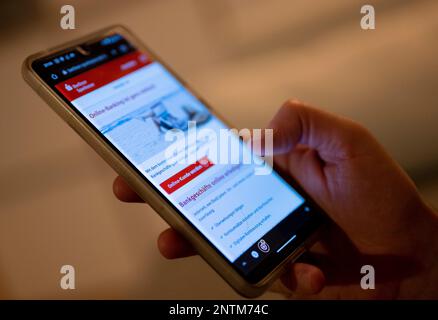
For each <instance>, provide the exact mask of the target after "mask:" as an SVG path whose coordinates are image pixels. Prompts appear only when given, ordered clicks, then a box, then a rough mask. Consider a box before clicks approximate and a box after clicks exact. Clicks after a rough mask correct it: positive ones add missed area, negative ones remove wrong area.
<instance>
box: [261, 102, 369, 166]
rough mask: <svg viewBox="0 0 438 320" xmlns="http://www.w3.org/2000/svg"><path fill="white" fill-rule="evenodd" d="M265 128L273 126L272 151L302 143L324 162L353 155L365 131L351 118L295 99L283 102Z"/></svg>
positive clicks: (286, 149) (288, 149)
mask: <svg viewBox="0 0 438 320" xmlns="http://www.w3.org/2000/svg"><path fill="white" fill-rule="evenodd" d="M268 128H272V130H273V150H272V153H273V154H282V153H287V152H289V151H291V150H292V149H294V148H295V147H296V146H297V145H304V146H306V147H308V148H310V149H314V150H316V151H317V152H318V154H319V156H320V157H321V159H322V160H324V161H326V162H331V161H336V160H338V159H345V158H349V157H352V156H354V154H355V153H357V152H358V151H359V150H357V148H359V147H356V146H363V144H361V143H358V142H360V141H362V140H363V137H364V135H365V134H367V131H366V129H365V128H363V127H362V126H360V125H359V124H357V123H355V122H354V121H352V120H349V119H346V118H343V117H340V116H337V115H334V114H331V113H328V112H325V111H322V110H319V109H316V108H313V107H310V106H308V105H305V104H304V103H301V102H299V101H297V100H289V101H287V102H286V103H284V104H283V106H282V107H281V108H280V110H279V111H278V112H277V114H276V115H275V116H274V118H273V119H272V120H271V122H270V123H269V125H268ZM262 145H264V144H262ZM264 153H265V154H267V153H269V151H268V150H265V152H264Z"/></svg>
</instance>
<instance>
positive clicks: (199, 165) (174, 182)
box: [160, 157, 214, 194]
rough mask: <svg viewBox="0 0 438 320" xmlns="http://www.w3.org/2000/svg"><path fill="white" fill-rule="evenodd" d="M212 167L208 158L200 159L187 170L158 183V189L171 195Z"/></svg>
mask: <svg viewBox="0 0 438 320" xmlns="http://www.w3.org/2000/svg"><path fill="white" fill-rule="evenodd" d="M213 165H214V164H213V163H212V162H211V161H210V160H209V159H208V158H206V157H204V158H201V159H199V160H198V161H196V162H195V163H193V164H191V165H189V166H188V167H187V168H184V169H183V170H181V171H179V172H178V173H176V174H174V175H173V176H171V177H170V178H169V179H167V180H165V181H163V182H162V183H160V187H161V188H163V189H164V190H166V192H167V193H168V194H171V193H172V192H174V191H176V190H178V189H179V188H181V187H182V186H184V185H185V184H187V183H189V182H190V181H192V180H193V179H195V178H196V177H197V176H199V175H200V174H201V173H203V172H204V171H206V170H207V169H209V168H211V167H212V166H213Z"/></svg>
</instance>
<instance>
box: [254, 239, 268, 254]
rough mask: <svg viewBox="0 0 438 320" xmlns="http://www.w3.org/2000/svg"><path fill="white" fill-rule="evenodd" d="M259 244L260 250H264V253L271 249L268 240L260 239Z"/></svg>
mask: <svg viewBox="0 0 438 320" xmlns="http://www.w3.org/2000/svg"><path fill="white" fill-rule="evenodd" d="M257 246H258V247H259V249H260V251H261V252H264V253H268V252H269V250H270V249H271V248H270V247H269V244H267V242H266V241H265V240H263V239H260V241H259V243H258V244H257Z"/></svg>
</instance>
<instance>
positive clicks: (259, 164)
mask: <svg viewBox="0 0 438 320" xmlns="http://www.w3.org/2000/svg"><path fill="white" fill-rule="evenodd" d="M32 68H33V69H34V70H35V71H36V72H37V74H38V75H39V76H40V77H41V78H42V79H43V80H44V81H45V82H46V83H47V84H49V86H50V87H51V88H52V89H53V90H54V91H55V92H56V93H57V94H59V95H60V96H61V97H62V99H64V101H66V102H67V103H68V104H69V106H70V107H71V108H72V109H73V110H74V112H76V113H78V114H79V115H80V116H81V117H82V118H83V119H84V120H85V121H86V122H87V123H88V124H89V125H90V126H92V128H93V129H94V130H95V131H96V132H98V133H99V134H100V135H101V136H102V137H103V138H104V139H105V141H106V142H107V143H108V145H109V146H110V147H111V148H113V149H114V150H116V151H117V152H118V153H119V154H120V155H121V156H123V158H125V159H126V161H127V162H128V163H129V164H130V165H131V166H132V167H133V168H134V169H135V170H136V171H137V172H139V173H140V174H141V175H142V176H143V177H144V179H146V180H147V182H148V183H149V184H151V185H152V186H153V187H154V188H155V190H157V191H158V192H159V193H160V194H161V195H162V197H163V200H164V201H167V202H169V203H170V204H171V205H172V206H173V207H174V208H175V209H176V211H177V212H179V214H181V215H182V216H183V217H184V219H186V221H188V222H189V223H190V224H191V225H192V226H193V227H194V228H195V229H196V230H197V231H198V232H199V233H200V234H201V235H202V236H203V237H204V238H205V239H206V240H207V241H208V242H209V243H210V244H211V245H212V246H213V247H214V248H215V249H216V250H217V251H218V252H219V253H220V254H221V255H222V256H223V257H225V259H226V260H227V261H228V262H229V263H230V264H231V265H232V266H233V267H234V268H235V269H236V270H237V271H238V272H239V273H240V274H241V275H243V276H244V277H245V278H246V279H248V280H249V281H251V282H254V283H255V282H257V281H258V280H260V279H262V278H263V277H264V276H265V275H266V274H267V273H269V272H270V271H271V270H272V268H274V267H275V266H276V265H277V264H278V263H279V262H280V261H282V260H283V259H284V258H285V257H286V256H288V255H289V254H290V253H291V252H293V250H295V249H296V248H297V246H299V245H300V244H302V242H303V241H304V240H305V239H306V237H308V236H309V234H311V233H312V232H313V231H314V229H315V228H316V227H317V226H318V225H319V224H320V219H321V214H320V212H319V210H318V209H317V208H315V206H314V205H313V204H312V203H311V202H310V201H309V199H307V197H306V196H305V195H304V194H303V193H302V192H299V191H297V189H296V188H295V187H292V186H291V184H289V183H288V182H286V181H285V180H284V179H283V178H282V177H281V176H280V175H279V174H278V173H276V172H275V171H273V170H266V169H269V168H270V167H268V166H266V164H265V163H264V162H263V161H261V159H260V158H257V157H255V156H253V155H252V154H251V152H250V150H249V149H248V147H247V146H246V144H245V143H244V142H243V141H242V139H239V137H238V136H237V135H235V134H234V133H233V132H230V130H229V128H228V127H227V125H226V124H225V123H224V122H223V121H222V120H220V119H219V118H218V117H217V116H215V115H214V113H212V111H211V109H209V108H208V107H207V106H206V103H204V102H203V101H202V100H201V99H200V98H198V97H197V96H195V95H194V94H193V93H192V92H191V91H190V90H189V89H188V88H187V87H186V85H185V84H184V83H183V82H182V81H181V80H179V78H178V77H177V76H176V75H174V74H173V73H172V71H170V69H168V68H167V67H166V66H165V65H163V63H162V62H160V61H159V60H158V59H157V58H155V56H154V55H153V54H152V53H151V52H148V51H147V50H141V49H138V48H136V47H135V46H134V45H133V44H132V43H130V42H129V41H127V39H125V38H124V37H123V36H122V35H120V34H112V35H110V36H108V37H105V38H103V39H98V40H96V41H92V42H90V43H85V44H83V45H82V46H81V49H80V50H79V49H77V48H71V49H70V50H65V51H63V52H59V53H57V54H55V55H52V56H49V57H45V58H43V59H39V60H36V61H35V62H34V63H33V64H32ZM236 150H238V152H236ZM245 159H253V160H254V161H244V160H245Z"/></svg>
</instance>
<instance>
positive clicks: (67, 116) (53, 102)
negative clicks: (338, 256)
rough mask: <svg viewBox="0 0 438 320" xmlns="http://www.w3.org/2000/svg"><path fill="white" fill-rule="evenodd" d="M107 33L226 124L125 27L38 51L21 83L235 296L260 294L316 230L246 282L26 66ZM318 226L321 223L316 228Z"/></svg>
mask: <svg viewBox="0 0 438 320" xmlns="http://www.w3.org/2000/svg"><path fill="white" fill-rule="evenodd" d="M113 33H119V34H120V35H122V36H123V37H124V38H125V39H126V40H127V41H129V42H130V43H132V44H133V45H134V46H135V47H136V48H137V49H138V50H144V51H145V52H147V53H148V54H150V55H151V56H152V58H153V60H155V61H158V62H160V63H161V64H162V65H163V66H164V67H165V68H166V69H167V70H169V71H170V72H171V73H172V74H173V76H174V77H175V78H176V79H177V80H178V81H180V82H181V84H183V85H184V87H185V88H186V89H187V90H189V91H190V92H191V93H192V94H193V95H194V96H195V97H196V98H197V99H199V100H200V101H201V102H202V103H203V104H204V105H205V106H206V107H207V108H208V110H209V111H210V112H211V113H212V114H213V115H214V116H216V117H217V118H218V119H219V120H221V121H222V122H224V123H225V124H226V125H227V126H229V127H231V126H230V125H229V122H228V121H226V120H224V118H223V117H222V116H221V115H220V114H219V113H218V112H217V111H216V110H214V109H213V108H212V107H211V105H210V104H209V103H207V102H206V101H205V99H204V98H202V97H201V96H200V95H199V94H198V93H197V92H196V91H195V90H193V88H192V87H191V86H190V85H189V84H187V82H186V81H184V80H183V79H181V77H179V76H178V74H177V73H176V72H175V71H174V70H173V69H172V68H171V67H169V66H168V65H167V64H166V63H165V62H164V61H163V60H161V59H160V58H159V57H158V56H157V55H156V54H155V53H154V52H153V51H152V50H150V49H149V48H148V47H146V46H145V45H144V44H143V43H142V42H141V41H140V40H139V39H138V38H137V37H136V36H135V35H134V34H133V33H132V32H131V31H129V29H127V28H126V27H125V26H121V25H114V26H110V27H107V28H104V29H101V30H98V31H96V32H93V33H91V34H88V35H86V36H83V37H80V38H78V39H75V40H73V41H69V42H67V43H64V44H62V45H59V46H55V47H52V48H50V49H47V50H45V51H41V52H38V53H36V54H33V55H31V56H29V57H28V58H26V60H25V61H24V62H23V66H22V74H23V78H24V79H25V81H26V82H27V83H28V84H29V85H30V86H31V87H32V88H33V89H34V90H35V91H36V92H37V93H38V95H39V96H40V97H41V98H42V99H43V100H44V101H45V102H46V103H47V104H48V105H49V106H50V107H51V108H52V109H53V110H54V111H55V112H56V113H57V114H58V115H59V116H60V117H61V118H62V119H63V120H64V121H65V122H67V124H68V125H69V126H70V127H71V128H72V129H73V130H74V131H76V132H77V133H78V134H79V135H80V136H81V137H82V138H83V139H84V140H85V141H86V142H87V143H88V144H89V145H90V146H91V147H92V148H93V149H94V150H96V152H97V153H98V154H99V155H100V156H101V157H102V158H103V159H104V160H105V161H106V162H107V163H108V164H109V165H110V166H111V167H112V168H113V169H114V170H115V171H116V172H117V173H118V174H119V175H120V176H122V177H123V178H124V179H125V181H126V182H127V183H128V184H129V186H130V187H131V188H132V189H133V190H135V192H136V193H137V194H138V195H139V196H140V197H141V198H142V199H143V200H145V201H146V202H147V203H148V204H149V205H150V206H151V207H152V208H153V209H154V210H155V211H156V212H157V213H158V214H159V215H160V216H161V217H162V218H163V219H164V220H165V221H166V222H167V223H168V224H169V225H170V226H171V227H172V228H174V229H176V230H177V231H178V232H179V233H181V234H182V235H183V236H184V237H185V238H186V239H187V240H188V241H189V242H190V243H191V244H192V245H193V247H194V248H195V250H196V251H197V252H198V253H199V254H200V255H201V257H202V258H203V259H204V260H205V261H206V262H207V263H208V264H209V265H210V266H211V267H212V268H213V269H214V270H215V271H216V272H217V273H218V274H219V275H220V276H221V277H222V278H223V279H224V280H225V281H226V282H227V283H228V284H229V285H230V286H231V287H233V288H234V289H235V290H236V291H237V292H238V293H239V294H241V295H243V296H245V297H248V298H254V297H257V296H259V295H261V294H262V293H263V292H264V291H265V290H266V289H267V288H268V287H269V286H270V284H271V283H272V282H273V281H274V280H275V279H276V278H277V277H278V276H279V275H280V274H281V273H282V272H283V271H284V267H285V266H286V264H287V263H288V262H290V261H295V260H296V259H297V258H298V257H299V256H300V255H301V254H303V253H304V252H305V251H306V249H308V248H309V247H310V246H311V245H312V244H313V243H314V242H315V241H316V239H317V238H318V233H319V231H320V229H321V228H317V229H315V231H314V232H313V233H312V234H311V235H310V236H309V237H308V238H307V239H306V240H305V241H303V242H302V243H301V244H300V245H298V246H297V247H296V249H295V250H294V251H293V252H291V253H290V254H289V255H288V256H287V257H286V258H285V259H283V261H282V262H281V263H279V264H278V265H277V266H276V267H275V268H274V269H273V270H272V271H271V272H269V273H268V274H267V275H266V276H265V277H263V279H262V280H260V281H259V282H257V283H250V282H249V281H247V280H246V279H245V278H244V277H243V276H242V275H240V274H239V273H238V272H237V270H235V269H234V267H233V266H232V265H231V262H229V261H228V260H227V259H226V258H225V257H224V256H223V255H221V254H220V253H219V252H218V250H217V249H216V248H214V246H213V245H212V244H210V243H209V242H208V241H207V240H206V239H205V238H204V237H203V236H202V234H201V233H200V231H198V230H196V229H195V228H194V227H193V226H192V225H191V224H190V223H189V222H188V221H187V220H186V219H185V218H184V217H183V215H182V213H181V212H179V211H178V210H176V208H174V207H173V206H172V205H171V204H170V202H169V201H166V199H165V197H164V196H163V195H161V194H160V193H159V192H158V191H157V190H155V189H154V188H153V186H152V184H151V183H149V182H148V181H147V179H146V178H145V177H144V176H142V175H140V174H139V173H138V172H137V171H136V170H134V169H133V167H132V166H131V165H130V164H129V163H128V162H127V161H126V160H125V159H124V158H123V157H122V156H121V155H120V154H119V153H118V152H116V151H115V150H114V149H113V148H112V147H111V146H110V145H108V142H107V141H105V140H104V139H103V138H102V136H100V135H99V134H98V133H97V132H96V131H95V130H94V129H93V128H92V127H91V125H89V124H88V123H87V122H86V121H85V120H84V119H83V118H82V117H81V116H80V115H79V112H75V111H74V110H73V109H72V108H71V106H70V105H69V104H68V103H67V102H66V101H65V100H64V99H63V98H62V97H61V96H60V95H59V94H58V93H56V92H55V91H54V90H53V89H52V88H51V87H50V85H49V84H47V83H46V82H45V81H44V80H43V79H41V78H40V76H39V75H38V74H37V73H36V72H35V71H34V70H33V68H32V63H33V62H34V61H35V60H38V59H41V58H44V57H46V56H50V55H53V54H56V53H58V52H59V51H63V50H67V49H69V48H72V47H76V46H78V45H81V44H83V43H86V42H90V41H93V40H98V39H101V38H103V37H105V36H109V35H111V34H113ZM276 171H277V173H279V174H280V176H281V177H282V178H283V179H285V180H286V182H288V183H289V184H291V185H292V187H293V188H294V189H296V191H297V192H298V193H299V194H300V195H302V196H303V197H305V199H306V201H309V202H310V203H311V204H312V207H313V208H314V209H315V210H318V211H320V212H323V211H322V210H321V208H319V206H318V205H317V204H316V203H315V202H314V201H313V200H312V199H311V198H310V197H309V196H308V195H307V193H306V192H304V190H303V189H302V188H301V187H300V186H299V185H298V184H297V183H296V182H295V181H294V180H293V179H292V178H291V177H289V176H288V175H285V174H284V173H282V172H281V171H279V170H277V169H276ZM323 225H324V223H321V227H322V226H323Z"/></svg>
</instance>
